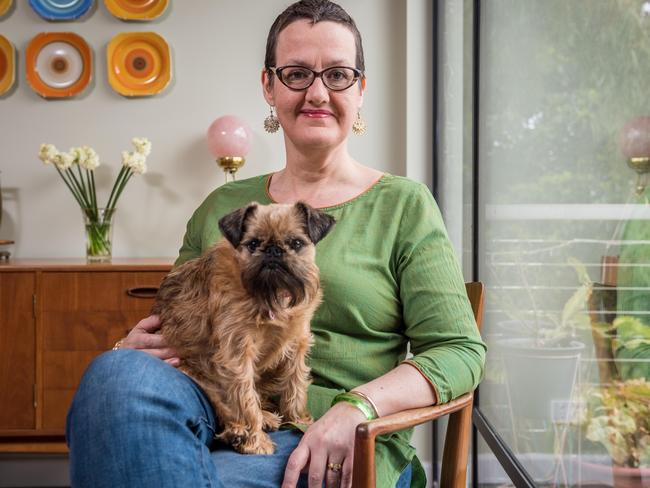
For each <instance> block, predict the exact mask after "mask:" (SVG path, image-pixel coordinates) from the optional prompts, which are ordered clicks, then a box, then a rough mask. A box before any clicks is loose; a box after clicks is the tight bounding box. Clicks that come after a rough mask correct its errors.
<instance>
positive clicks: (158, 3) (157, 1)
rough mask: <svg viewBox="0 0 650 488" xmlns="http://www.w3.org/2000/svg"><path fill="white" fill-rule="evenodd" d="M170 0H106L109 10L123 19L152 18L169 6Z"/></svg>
mask: <svg viewBox="0 0 650 488" xmlns="http://www.w3.org/2000/svg"><path fill="white" fill-rule="evenodd" d="M167 3H168V0H104V4H105V5H106V8H107V9H108V11H109V12H110V13H111V14H113V15H114V16H115V17H117V18H118V19H122V20H152V19H155V18H156V17H159V16H160V15H161V14H162V13H163V12H164V11H165V9H166V8H167Z"/></svg>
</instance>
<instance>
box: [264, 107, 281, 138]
mask: <svg viewBox="0 0 650 488" xmlns="http://www.w3.org/2000/svg"><path fill="white" fill-rule="evenodd" d="M269 111H270V114H269V115H268V116H267V117H266V118H265V119H264V130H265V131H266V132H268V133H269V134H275V133H276V132H277V131H278V130H279V129H280V121H279V120H278V118H277V117H276V116H275V114H274V113H273V105H269Z"/></svg>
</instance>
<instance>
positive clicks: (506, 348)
mask: <svg viewBox="0 0 650 488" xmlns="http://www.w3.org/2000/svg"><path fill="white" fill-rule="evenodd" d="M569 262H570V264H572V265H573V267H574V269H575V270H576V272H577V274H578V278H579V282H580V286H579V287H578V288H577V289H576V290H575V292H574V293H572V294H571V296H570V297H569V298H568V299H567V300H566V302H565V303H564V305H563V307H562V310H561V313H559V314H557V315H551V314H546V315H544V316H543V318H541V319H540V318H538V319H536V320H521V319H520V321H519V322H518V328H517V332H518V333H517V334H514V335H513V334H510V335H509V336H508V335H504V336H502V337H500V338H498V339H497V340H496V344H495V345H496V349H497V350H498V351H499V352H500V353H501V357H502V361H503V366H504V370H505V371H504V379H505V384H506V388H507V392H508V395H507V397H508V401H509V404H510V408H511V411H512V415H513V426H514V424H515V423H517V422H518V423H519V424H527V425H528V426H529V427H530V428H533V429H537V430H545V429H546V430H549V431H550V430H551V429H550V426H551V424H552V422H554V421H564V420H566V419H564V418H562V417H563V416H565V417H566V416H567V415H569V412H568V409H567V408H566V405H568V402H569V401H570V399H571V396H572V392H573V390H574V386H575V384H576V380H577V372H578V363H579V360H580V357H581V356H582V354H583V353H584V350H585V344H584V342H582V341H581V340H579V336H578V331H580V330H587V329H589V328H590V323H589V316H588V314H587V313H586V309H587V303H588V301H589V296H590V294H591V289H592V281H591V280H590V278H589V275H588V273H587V271H586V269H585V267H584V266H583V265H582V264H580V263H579V262H577V261H576V260H569ZM527 293H528V294H529V296H530V303H532V304H533V306H534V307H535V306H536V303H535V297H534V296H533V294H532V290H530V289H527ZM536 316H541V315H539V314H536ZM516 323H517V322H515V321H509V325H510V326H511V327H512V325H514V324H516ZM504 331H505V329H504ZM532 385H534V386H532ZM516 421H517V422H516Z"/></svg>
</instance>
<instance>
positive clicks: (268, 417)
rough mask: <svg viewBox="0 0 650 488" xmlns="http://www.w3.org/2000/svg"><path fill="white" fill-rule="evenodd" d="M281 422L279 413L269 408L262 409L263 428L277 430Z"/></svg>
mask: <svg viewBox="0 0 650 488" xmlns="http://www.w3.org/2000/svg"><path fill="white" fill-rule="evenodd" d="M281 423H282V417H280V415H278V414H277V413H275V412H271V411H269V410H262V428H263V429H264V430H278V429H279V428H280V424H281Z"/></svg>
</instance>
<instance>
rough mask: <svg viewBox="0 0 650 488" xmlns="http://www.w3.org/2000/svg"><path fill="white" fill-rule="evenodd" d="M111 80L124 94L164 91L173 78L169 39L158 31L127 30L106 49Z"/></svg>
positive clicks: (114, 38) (146, 93)
mask: <svg viewBox="0 0 650 488" xmlns="http://www.w3.org/2000/svg"><path fill="white" fill-rule="evenodd" d="M106 55H107V71H108V82H109V83H110V85H111V86H112V87H113V90H115V91H116V92H117V93H119V94H120V95H124V96H125V97H142V96H148V95H155V94H157V93H160V92H161V91H163V90H164V89H165V87H167V85H168V84H169V82H170V81H171V78H172V70H171V58H170V54H169V46H168V45H167V41H165V39H163V38H162V37H161V36H159V35H158V34H156V33H155V32H124V33H122V34H118V35H116V36H115V37H113V39H111V41H110V42H109V43H108V48H107V49H106Z"/></svg>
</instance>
